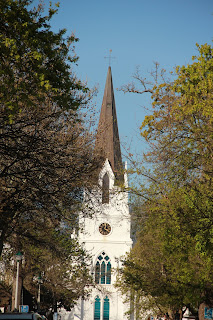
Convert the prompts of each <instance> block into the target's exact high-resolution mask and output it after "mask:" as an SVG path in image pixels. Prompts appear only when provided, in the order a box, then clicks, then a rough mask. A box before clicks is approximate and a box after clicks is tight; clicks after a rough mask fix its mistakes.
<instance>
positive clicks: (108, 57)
mask: <svg viewBox="0 0 213 320" xmlns="http://www.w3.org/2000/svg"><path fill="white" fill-rule="evenodd" d="M111 54H112V49H110V50H109V56H107V57H104V58H105V59H109V66H111V59H115V57H112V56H111Z"/></svg>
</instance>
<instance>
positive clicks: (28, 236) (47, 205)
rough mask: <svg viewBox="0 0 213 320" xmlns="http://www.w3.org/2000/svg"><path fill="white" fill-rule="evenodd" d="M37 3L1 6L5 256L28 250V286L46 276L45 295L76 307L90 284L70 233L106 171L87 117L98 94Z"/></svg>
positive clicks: (1, 245)
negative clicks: (85, 193) (85, 195)
mask: <svg viewBox="0 0 213 320" xmlns="http://www.w3.org/2000/svg"><path fill="white" fill-rule="evenodd" d="M31 4H32V1H28V0H17V1H16V0H5V1H1V2H0V28H1V35H0V58H1V66H0V87H1V89H0V104H1V108H0V229H1V232H0V256H1V254H2V253H3V255H2V259H3V260H4V262H5V263H6V264H7V258H8V259H9V258H11V257H12V255H14V253H16V252H17V251H18V250H20V251H23V253H24V255H25V270H24V271H23V277H24V281H26V287H27V288H28V289H29V288H31V289H32V288H33V287H32V286H31V285H30V283H31V281H32V279H33V276H35V275H36V274H38V273H39V272H45V277H46V278H45V279H46V280H45V283H46V284H45V285H44V286H43V288H46V290H49V291H48V292H51V296H52V297H53V296H54V299H56V300H58V301H59V298H60V302H61V303H62V304H63V305H64V306H68V307H70V305H71V304H72V303H73V302H74V300H75V299H77V297H78V296H79V294H82V292H83V291H84V289H83V283H84V284H87V283H88V281H90V277H89V276H88V270H87V264H86V259H87V258H86V256H85V253H84V252H83V250H82V249H81V248H80V246H79V244H78V243H77V241H74V240H72V239H70V233H71V232H73V230H74V229H77V228H78V210H79V209H80V208H81V205H82V203H81V202H82V199H81V197H82V189H83V188H84V187H85V186H86V187H87V188H90V186H92V185H93V184H94V183H95V181H96V180H95V177H96V170H97V168H98V167H99V159H98V157H97V156H95V155H94V152H93V134H92V133H91V132H90V130H89V127H88V123H87V121H88V117H87V115H86V111H87V108H88V107H89V102H90V99H91V97H92V90H89V89H88V88H87V87H86V85H84V84H83V83H82V82H81V81H80V80H79V79H78V78H77V77H76V75H75V74H74V72H73V70H72V65H73V64H74V63H75V62H76V61H77V57H76V55H75V53H74V51H73V49H74V47H73V45H74V43H75V42H76V41H77V40H78V39H76V38H75V36H74V35H71V36H69V37H66V31H65V30H61V31H59V32H58V33H57V32H53V31H51V25H50V20H51V18H52V16H53V15H54V14H55V13H56V10H55V9H53V8H50V9H49V14H48V15H47V16H43V15H42V7H41V6H40V5H39V7H38V8H35V9H31ZM65 231H66V232H65ZM71 240H72V241H71ZM68 244H69V246H70V247H69V246H68ZM8 248H10V250H9V249H8ZM36 258H38V260H35V259H36ZM36 261H37V264H36V265H35V263H36ZM72 262H73V264H72ZM56 266H57V270H58V271H57V272H56V271H51V270H55V269H54V268H56ZM59 270H60V272H59ZM69 271H70V273H69ZM56 273H57V275H58V279H60V282H61V284H64V283H65V282H66V283H67V285H66V286H64V291H63V290H62V287H60V286H59V284H58V283H56V282H54V281H53V278H54V277H53V274H56ZM68 274H70V275H69V277H70V278H69V277H68ZM30 277H31V280H30ZM68 278H69V279H68ZM80 281H81V284H79V283H80ZM77 283H78V285H77ZM32 290H33V289H32ZM68 301H69V303H68Z"/></svg>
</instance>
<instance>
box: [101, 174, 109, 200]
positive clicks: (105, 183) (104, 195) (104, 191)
mask: <svg viewBox="0 0 213 320" xmlns="http://www.w3.org/2000/svg"><path fill="white" fill-rule="evenodd" d="M102 203H109V177H108V174H107V173H105V175H104V177H103V183H102Z"/></svg>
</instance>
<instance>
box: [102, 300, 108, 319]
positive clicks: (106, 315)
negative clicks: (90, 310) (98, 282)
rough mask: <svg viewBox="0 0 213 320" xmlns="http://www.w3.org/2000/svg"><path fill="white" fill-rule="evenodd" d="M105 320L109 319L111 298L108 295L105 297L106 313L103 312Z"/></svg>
mask: <svg viewBox="0 0 213 320" xmlns="http://www.w3.org/2000/svg"><path fill="white" fill-rule="evenodd" d="M103 320H109V299H108V297H107V296H106V297H105V299H104V314H103Z"/></svg>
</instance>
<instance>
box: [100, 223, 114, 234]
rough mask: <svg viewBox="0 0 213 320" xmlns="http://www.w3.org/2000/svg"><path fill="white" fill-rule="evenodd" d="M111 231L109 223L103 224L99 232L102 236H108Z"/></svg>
mask: <svg viewBox="0 0 213 320" xmlns="http://www.w3.org/2000/svg"><path fill="white" fill-rule="evenodd" d="M110 231H111V226H110V225H109V223H107V222H103V223H101V224H100V226H99V232H100V233H101V234H102V235H104V236H106V235H108V234H109V233H110Z"/></svg>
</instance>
